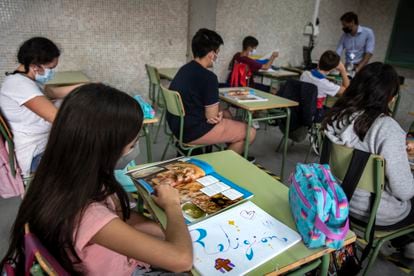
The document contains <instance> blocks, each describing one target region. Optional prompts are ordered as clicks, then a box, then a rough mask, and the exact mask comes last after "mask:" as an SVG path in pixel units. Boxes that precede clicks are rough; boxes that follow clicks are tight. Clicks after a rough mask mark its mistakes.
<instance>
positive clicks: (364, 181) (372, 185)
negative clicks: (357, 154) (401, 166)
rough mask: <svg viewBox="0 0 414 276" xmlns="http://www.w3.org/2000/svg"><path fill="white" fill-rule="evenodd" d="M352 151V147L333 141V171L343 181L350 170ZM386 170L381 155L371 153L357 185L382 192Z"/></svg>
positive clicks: (331, 164) (331, 159)
mask: <svg viewBox="0 0 414 276" xmlns="http://www.w3.org/2000/svg"><path fill="white" fill-rule="evenodd" d="M352 153H353V149H352V148H348V147H345V146H341V145H337V144H334V143H332V150H331V156H330V159H329V160H330V166H331V170H332V173H333V174H334V175H335V176H336V177H337V178H338V179H340V180H341V181H342V180H343V179H344V177H345V174H346V171H347V170H348V166H349V163H350V162H351V158H352ZM384 170H385V168H384V159H383V158H382V157H381V156H379V155H374V154H371V155H370V157H369V159H368V162H367V164H366V166H365V169H364V171H363V173H362V176H361V178H360V180H359V182H358V185H357V187H358V188H359V189H363V190H365V191H367V192H370V193H373V194H378V193H381V191H382V190H383V188H384V178H385V171H384ZM376 184H379V185H378V186H377V185H376Z"/></svg>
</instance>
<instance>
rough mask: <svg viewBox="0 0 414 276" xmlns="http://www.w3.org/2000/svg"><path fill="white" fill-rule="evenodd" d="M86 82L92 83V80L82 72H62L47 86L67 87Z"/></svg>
mask: <svg viewBox="0 0 414 276" xmlns="http://www.w3.org/2000/svg"><path fill="white" fill-rule="evenodd" d="M86 82H90V79H89V78H88V76H86V75H85V74H84V73H83V72H81V71H61V72H56V73H55V77H54V78H53V79H52V80H50V81H48V82H47V83H46V85H59V86H65V85H72V84H78V83H86Z"/></svg>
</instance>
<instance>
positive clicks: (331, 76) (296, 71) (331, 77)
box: [282, 66, 342, 83]
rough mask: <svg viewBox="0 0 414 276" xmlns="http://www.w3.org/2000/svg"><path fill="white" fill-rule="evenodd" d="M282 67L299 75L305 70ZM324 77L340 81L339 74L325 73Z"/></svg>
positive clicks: (335, 81)
mask: <svg viewBox="0 0 414 276" xmlns="http://www.w3.org/2000/svg"><path fill="white" fill-rule="evenodd" d="M282 69H285V70H287V71H291V72H295V73H298V74H299V75H302V73H303V72H304V71H305V69H301V68H298V67H290V66H282ZM326 78H327V79H328V80H330V81H332V82H334V83H338V82H339V81H342V78H341V76H340V75H337V76H336V75H327V76H326Z"/></svg>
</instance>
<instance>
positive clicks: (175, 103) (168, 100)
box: [160, 85, 223, 160]
mask: <svg viewBox="0 0 414 276" xmlns="http://www.w3.org/2000/svg"><path fill="white" fill-rule="evenodd" d="M160 88H161V92H162V95H163V97H164V101H165V105H166V109H167V111H168V112H169V113H171V114H172V115H174V116H177V117H180V130H179V135H178V137H176V136H175V135H174V134H172V133H171V134H170V133H166V134H167V135H169V136H170V138H169V139H168V142H167V145H166V146H165V149H164V152H163V154H162V157H161V159H162V160H164V158H165V155H166V153H167V150H168V147H169V146H170V145H173V146H175V147H176V149H177V151H178V152H179V153H180V154H182V155H186V156H190V155H191V153H192V152H193V150H195V149H203V148H205V147H208V146H210V145H191V144H187V143H184V142H183V137H184V117H185V110H184V104H183V102H182V100H181V95H180V94H179V93H178V92H176V91H172V90H169V89H167V88H165V87H164V86H162V85H161V86H160ZM219 148H220V150H222V149H223V147H222V146H219Z"/></svg>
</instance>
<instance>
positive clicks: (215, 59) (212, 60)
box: [211, 53, 218, 67]
mask: <svg viewBox="0 0 414 276" xmlns="http://www.w3.org/2000/svg"><path fill="white" fill-rule="evenodd" d="M213 55H214V56H215V58H212V59H211V67H217V61H218V55H217V54H216V53H214V54H213Z"/></svg>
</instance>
